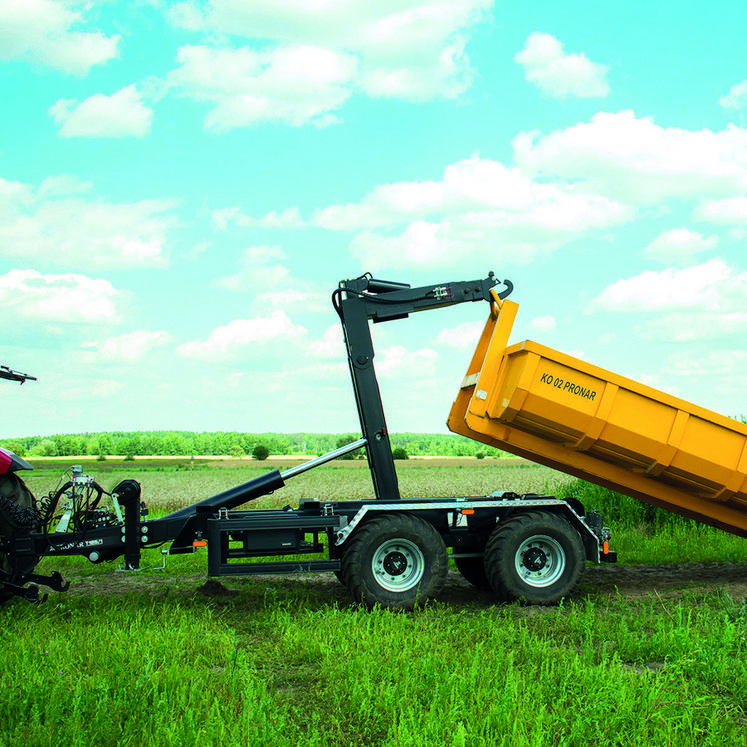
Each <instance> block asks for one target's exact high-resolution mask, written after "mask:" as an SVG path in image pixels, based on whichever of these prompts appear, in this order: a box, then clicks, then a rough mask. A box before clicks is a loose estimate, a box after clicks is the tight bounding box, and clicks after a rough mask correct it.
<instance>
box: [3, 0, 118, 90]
mask: <svg viewBox="0 0 747 747" xmlns="http://www.w3.org/2000/svg"><path fill="white" fill-rule="evenodd" d="M88 5H89V4H88V3H84V2H75V1H74V0H73V1H71V2H64V1H60V2H58V0H23V2H13V1H12V0H11V1H10V2H2V3H0V60H13V59H27V60H32V61H38V62H41V63H42V64H44V65H48V66H49V67H53V68H55V69H57V70H62V71H63V72H66V73H72V74H74V75H86V74H87V73H88V71H89V70H90V68H91V67H92V66H93V65H98V64H101V63H103V62H106V61H107V60H110V59H112V58H113V57H116V56H117V45H118V43H119V36H106V35H105V34H103V33H101V32H100V31H77V30H71V29H72V28H73V27H74V26H78V25H80V24H84V23H85V11H86V10H88ZM75 8H77V9H75Z"/></svg>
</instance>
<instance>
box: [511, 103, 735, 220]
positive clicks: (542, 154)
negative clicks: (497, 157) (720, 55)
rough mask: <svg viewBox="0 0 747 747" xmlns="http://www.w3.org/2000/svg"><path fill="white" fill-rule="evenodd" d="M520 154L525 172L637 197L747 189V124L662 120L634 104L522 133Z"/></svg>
mask: <svg viewBox="0 0 747 747" xmlns="http://www.w3.org/2000/svg"><path fill="white" fill-rule="evenodd" d="M513 146H514V158H515V160H516V162H517V164H518V165H519V166H520V167H521V168H522V169H524V170H525V171H526V172H527V173H536V174H542V175H545V176H551V177H562V178H564V179H579V180H583V181H585V182H586V183H587V184H588V188H589V189H594V190H596V191H598V192H599V193H601V194H604V195H607V196H608V197H611V198H612V199H617V200H623V201H625V202H628V203H630V204H631V205H646V204H656V203H660V202H661V201H663V200H666V199H668V198H689V199H705V198H709V197H711V198H715V197H730V196H734V195H741V194H743V192H744V191H745V190H747V130H745V129H744V128H740V127H736V126H734V125H729V126H728V127H727V128H726V129H725V130H722V131H720V132H712V131H711V130H706V129H703V130H698V131H691V130H683V129H680V128H674V127H667V128H665V127H659V126H658V125H656V124H655V123H654V121H653V119H651V118H648V117H644V118H636V116H635V114H634V113H633V112H632V111H621V112H618V113H616V114H609V113H603V112H601V113H599V114H595V115H594V117H592V120H591V122H587V123H580V124H577V125H574V126H572V127H568V128H566V129H564V130H557V131H555V132H552V133H550V134H549V135H545V136H542V135H540V133H539V132H537V131H534V132H523V133H520V134H519V135H518V136H517V137H516V138H515V139H514V142H513Z"/></svg>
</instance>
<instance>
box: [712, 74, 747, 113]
mask: <svg viewBox="0 0 747 747" xmlns="http://www.w3.org/2000/svg"><path fill="white" fill-rule="evenodd" d="M718 103H719V104H720V105H721V106H723V107H724V109H737V110H738V111H741V110H742V109H747V80H743V81H742V82H741V83H737V84H735V85H733V86H732V87H731V89H730V90H729V93H727V94H726V96H722V97H721V98H720V99H719V100H718Z"/></svg>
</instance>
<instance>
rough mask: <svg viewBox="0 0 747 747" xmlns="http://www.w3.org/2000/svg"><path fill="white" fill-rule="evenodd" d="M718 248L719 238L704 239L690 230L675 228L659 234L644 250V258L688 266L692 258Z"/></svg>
mask: <svg viewBox="0 0 747 747" xmlns="http://www.w3.org/2000/svg"><path fill="white" fill-rule="evenodd" d="M716 246H718V236H709V237H708V238H706V237H704V236H703V235H702V234H700V233H698V232H697V231H691V230H690V229H689V228H673V229H672V230H670V231H664V232H663V233H661V234H659V235H658V236H657V237H656V238H655V239H654V240H653V241H652V242H651V243H650V244H649V245H648V246H647V247H646V248H645V249H644V250H643V256H644V257H646V258H647V259H655V260H658V261H659V262H663V263H664V264H677V265H683V264H688V263H689V262H690V260H691V258H692V257H693V256H694V255H696V254H699V253H701V252H705V251H710V250H711V249H715V248H716Z"/></svg>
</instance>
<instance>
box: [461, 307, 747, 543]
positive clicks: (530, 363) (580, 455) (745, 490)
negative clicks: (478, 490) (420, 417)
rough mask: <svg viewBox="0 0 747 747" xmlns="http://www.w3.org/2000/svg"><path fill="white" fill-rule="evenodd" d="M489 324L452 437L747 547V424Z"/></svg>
mask: <svg viewBox="0 0 747 747" xmlns="http://www.w3.org/2000/svg"><path fill="white" fill-rule="evenodd" d="M518 308H519V307H518V304H516V303H514V302H513V301H509V300H501V299H499V298H498V296H497V295H496V294H495V292H493V299H492V302H491V313H490V317H489V318H488V321H487V323H486V324H485V328H484V330H483V332H482V336H481V337H480V341H479V342H478V345H477V348H476V350H475V353H474V355H473V357H472V361H471V363H470V365H469V368H468V370H467V374H466V376H465V378H464V381H463V382H462V386H461V389H460V391H459V394H458V395H457V398H456V400H455V402H454V404H453V406H452V408H451V412H450V414H449V419H448V427H449V429H450V430H451V431H453V432H455V433H460V434H462V435H464V436H468V437H469V438H472V439H474V440H476V441H481V442H483V443H486V444H489V445H491V446H494V447H496V448H498V449H503V450H505V451H508V452H510V453H512V454H516V455H517V456H521V457H525V458H527V459H531V460H532V461H534V462H537V463H539V464H544V465H546V466H548V467H552V468H553V469H557V470H560V471H562V472H566V473H568V474H570V475H573V476H575V477H579V478H581V479H584V480H587V481H589V482H592V483H596V484H598V485H602V486H604V487H607V488H611V489H612V490H615V491H617V492H619V493H624V494H626V495H630V496H632V497H633V498H637V499H638V500H641V501H644V502H646V503H651V504H654V505H656V506H661V507H662V508H665V509H668V510H670V511H673V512H675V513H678V514H681V515H683V516H687V517H690V518H693V519H696V520H698V521H700V522H703V523H705V524H710V525H712V526H717V527H719V528H721V529H724V530H726V531H727V532H731V533H733V534H738V535H741V536H743V537H747V425H745V424H743V423H740V422H738V421H736V420H732V419H730V418H727V417H725V416H723V415H719V414H718V413H715V412H712V411H711V410H707V409H705V408H703V407H699V406H698V405H694V404H692V403H690V402H687V401H685V400H682V399H679V398H677V397H674V396H672V395H669V394H666V393H665V392H661V391H658V390H656V389H654V388H652V387H649V386H646V385H644V384H640V383H638V382H636V381H633V380H631V379H628V378H626V377H624V376H620V375H618V374H615V373H612V372H610V371H606V370H605V369H603V368H599V367H598V366H594V365H592V364H590V363H587V362H586V361H583V360H580V359H578V358H574V357H572V356H570V355H566V354H564V353H561V352H559V351H557V350H553V349H551V348H548V347H545V346H544V345H540V344H539V343H536V342H533V341H531V340H525V341H524V342H519V343H516V344H513V345H510V346H509V344H508V339H509V335H510V332H511V328H512V326H513V323H514V320H515V318H516V313H517V311H518Z"/></svg>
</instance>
